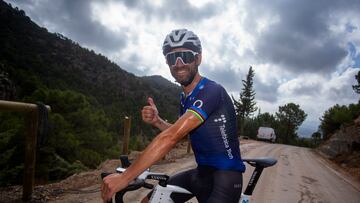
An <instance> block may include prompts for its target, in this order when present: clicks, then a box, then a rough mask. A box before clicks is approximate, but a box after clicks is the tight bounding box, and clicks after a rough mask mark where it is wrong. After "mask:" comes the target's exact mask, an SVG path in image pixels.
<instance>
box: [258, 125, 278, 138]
mask: <svg viewBox="0 0 360 203" xmlns="http://www.w3.org/2000/svg"><path fill="white" fill-rule="evenodd" d="M257 138H258V139H259V140H268V141H271V142H275V140H276V135H275V131H274V129H272V128H269V127H260V128H259V130H258V134H257Z"/></svg>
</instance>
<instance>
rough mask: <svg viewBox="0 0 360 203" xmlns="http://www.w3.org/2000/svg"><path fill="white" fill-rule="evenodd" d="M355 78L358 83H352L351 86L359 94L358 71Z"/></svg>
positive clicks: (359, 73)
mask: <svg viewBox="0 0 360 203" xmlns="http://www.w3.org/2000/svg"><path fill="white" fill-rule="evenodd" d="M355 79H356V80H357V82H358V84H357V85H353V86H352V88H353V89H354V91H355V92H356V93H358V94H360V71H359V72H358V73H357V75H355Z"/></svg>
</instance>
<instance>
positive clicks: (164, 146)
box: [123, 132, 178, 181]
mask: <svg viewBox="0 0 360 203" xmlns="http://www.w3.org/2000/svg"><path fill="white" fill-rule="evenodd" d="M177 141H178V140H177V139H174V138H172V137H171V136H170V135H169V134H168V132H163V133H160V134H159V135H158V136H156V137H155V139H154V140H153V141H152V142H151V143H150V144H149V145H148V146H147V147H146V148H145V150H144V151H143V152H142V153H141V155H140V156H139V157H138V158H137V159H136V160H135V161H134V162H133V163H132V164H131V166H130V167H129V168H127V170H126V171H125V172H124V173H123V175H124V177H125V178H126V179H127V180H128V181H132V180H134V179H135V178H136V177H137V176H139V175H140V174H141V173H142V172H143V171H145V170H146V169H147V168H149V167H150V166H152V165H153V164H155V163H156V162H157V161H159V160H161V158H162V157H164V156H165V155H166V154H167V153H168V152H169V151H170V150H171V149H172V148H173V147H174V146H175V145H176V143H177Z"/></svg>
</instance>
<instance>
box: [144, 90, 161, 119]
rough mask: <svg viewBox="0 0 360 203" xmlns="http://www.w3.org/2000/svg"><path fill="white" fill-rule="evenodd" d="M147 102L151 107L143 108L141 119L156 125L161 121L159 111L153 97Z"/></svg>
mask: <svg viewBox="0 0 360 203" xmlns="http://www.w3.org/2000/svg"><path fill="white" fill-rule="evenodd" d="M147 101H148V104H149V105H147V106H144V107H143V109H142V110H141V117H142V119H143V121H144V122H145V123H148V124H151V125H155V124H156V123H157V122H159V121H160V117H159V111H158V110H157V108H156V105H155V103H154V100H153V99H152V98H151V97H149V98H148V100H147Z"/></svg>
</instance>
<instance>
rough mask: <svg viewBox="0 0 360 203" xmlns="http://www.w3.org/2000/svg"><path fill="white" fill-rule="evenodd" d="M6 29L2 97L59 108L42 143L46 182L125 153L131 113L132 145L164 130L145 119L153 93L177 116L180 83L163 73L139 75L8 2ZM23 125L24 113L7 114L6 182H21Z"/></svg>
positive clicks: (0, 120) (3, 123)
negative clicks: (125, 131) (125, 127)
mask: <svg viewBox="0 0 360 203" xmlns="http://www.w3.org/2000/svg"><path fill="white" fill-rule="evenodd" d="M0 30H1V32H0V44H1V46H0V96H1V98H0V99H5V100H13V101H24V102H36V101H41V102H43V103H45V104H47V105H49V106H51V109H52V110H51V113H50V115H49V116H50V117H49V126H48V128H49V133H48V135H47V137H46V138H42V139H41V140H43V141H44V142H43V143H39V146H38V148H39V149H38V153H39V154H38V155H37V156H38V157H40V158H39V161H38V162H37V164H38V165H37V168H38V170H37V177H38V179H39V181H40V182H41V181H47V180H53V179H58V178H63V177H66V176H69V175H71V174H72V173H74V172H77V171H79V170H84V169H86V168H89V167H90V168H93V167H96V166H97V164H99V163H100V162H101V161H103V160H105V159H106V158H109V157H116V156H118V154H119V152H120V151H121V139H122V138H121V136H122V132H123V118H124V117H125V116H131V118H132V129H131V134H132V136H131V140H130V142H131V143H130V147H131V148H133V149H140V148H141V147H143V146H144V144H145V143H146V142H148V140H149V139H150V138H151V137H152V136H154V135H156V133H157V131H156V130H155V129H153V128H151V127H150V126H148V125H145V124H143V122H141V119H140V110H141V108H142V107H143V106H144V105H145V104H146V98H147V97H149V96H151V97H153V98H154V101H155V102H156V104H157V106H158V109H159V112H160V114H161V116H162V117H163V118H164V119H167V120H169V121H173V120H174V119H176V117H177V112H178V95H179V92H180V87H179V86H177V85H175V84H174V83H172V82H170V81H168V80H166V79H165V78H162V77H161V76H147V77H137V76H135V75H134V74H132V73H129V72H127V71H125V70H123V69H122V68H121V67H119V66H118V65H117V64H115V63H113V62H112V61H110V60H109V59H107V58H106V57H105V56H103V55H101V54H99V53H95V52H94V51H93V50H88V49H86V48H83V47H81V46H80V45H79V44H78V43H76V42H74V41H72V40H71V39H69V38H67V37H65V36H63V35H61V34H58V33H49V32H48V31H47V29H46V28H43V27H40V26H38V25H37V24H36V23H34V22H33V21H32V20H31V19H30V18H29V17H28V16H26V14H25V12H24V11H22V10H19V9H18V8H12V7H11V5H9V4H7V3H5V2H3V1H1V0H0ZM165 65H166V64H164V67H165ZM23 123H24V120H23V115H20V114H11V113H10V114H9V113H3V112H0V138H1V139H0V153H1V154H2V155H1V159H2V161H0V168H1V169H0V186H1V185H9V184H13V183H18V182H21V180H22V177H21V174H22V173H21V171H22V167H23V166H22V164H23V153H24V152H23V148H24V146H23V142H22V140H23V134H24V133H23V132H24V127H23ZM6 176H8V177H13V179H10V180H9V179H5V178H4V177H6Z"/></svg>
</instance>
